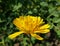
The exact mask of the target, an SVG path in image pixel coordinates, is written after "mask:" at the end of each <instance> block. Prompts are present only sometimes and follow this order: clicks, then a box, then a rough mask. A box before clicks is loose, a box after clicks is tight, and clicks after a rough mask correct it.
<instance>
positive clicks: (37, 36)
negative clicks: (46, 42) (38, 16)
mask: <svg viewBox="0 0 60 46" xmlns="http://www.w3.org/2000/svg"><path fill="white" fill-rule="evenodd" d="M31 36H32V37H35V38H36V39H38V40H43V38H42V37H40V36H39V35H37V34H31Z"/></svg>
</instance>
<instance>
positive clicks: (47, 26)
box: [40, 24, 50, 29]
mask: <svg viewBox="0 0 60 46" xmlns="http://www.w3.org/2000/svg"><path fill="white" fill-rule="evenodd" d="M49 27H50V25H49V24H45V25H43V26H41V27H40V29H46V28H49Z"/></svg>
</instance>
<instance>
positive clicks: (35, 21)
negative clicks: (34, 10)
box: [8, 15, 50, 40]
mask: <svg viewBox="0 0 60 46" xmlns="http://www.w3.org/2000/svg"><path fill="white" fill-rule="evenodd" d="M13 24H14V25H16V27H17V28H19V30H20V31H19V32H15V33H14V34H11V35H9V36H8V37H9V38H10V39H14V38H15V37H17V36H18V35H20V34H22V33H26V34H30V35H31V36H32V37H35V38H36V39H38V40H43V38H42V37H40V36H39V35H37V34H36V33H48V32H49V31H50V30H49V27H50V25H49V24H44V22H43V19H41V18H40V17H37V16H29V15H28V16H20V17H19V18H16V19H14V21H13Z"/></svg>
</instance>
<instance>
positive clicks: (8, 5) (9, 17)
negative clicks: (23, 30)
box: [0, 0, 60, 46]
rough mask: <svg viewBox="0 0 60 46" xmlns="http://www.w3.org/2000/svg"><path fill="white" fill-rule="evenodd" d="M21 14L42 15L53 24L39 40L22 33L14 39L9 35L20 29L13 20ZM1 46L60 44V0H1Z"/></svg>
mask: <svg viewBox="0 0 60 46" xmlns="http://www.w3.org/2000/svg"><path fill="white" fill-rule="evenodd" d="M21 15H33V16H40V17H41V18H43V19H44V21H45V22H46V23H49V24H50V25H51V28H50V32H49V33H47V34H41V36H42V37H44V38H45V39H44V40H42V41H39V40H37V39H35V38H33V37H31V38H29V37H28V36H27V35H26V34H22V35H20V36H18V37H17V38H15V39H14V40H11V39H8V35H10V34H12V33H14V32H17V31H19V30H18V29H17V28H16V26H14V25H13V23H12V21H13V19H15V18H16V17H19V16H21ZM0 46H60V0H0Z"/></svg>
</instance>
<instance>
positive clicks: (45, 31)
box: [34, 29, 50, 33]
mask: <svg viewBox="0 0 60 46" xmlns="http://www.w3.org/2000/svg"><path fill="white" fill-rule="evenodd" d="M48 32H50V30H49V29H42V30H39V31H35V32H34V33H48Z"/></svg>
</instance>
